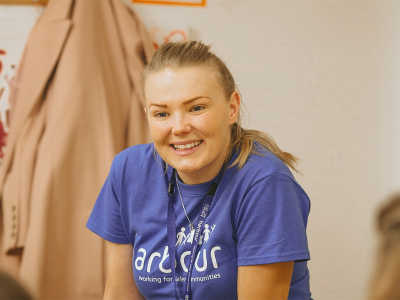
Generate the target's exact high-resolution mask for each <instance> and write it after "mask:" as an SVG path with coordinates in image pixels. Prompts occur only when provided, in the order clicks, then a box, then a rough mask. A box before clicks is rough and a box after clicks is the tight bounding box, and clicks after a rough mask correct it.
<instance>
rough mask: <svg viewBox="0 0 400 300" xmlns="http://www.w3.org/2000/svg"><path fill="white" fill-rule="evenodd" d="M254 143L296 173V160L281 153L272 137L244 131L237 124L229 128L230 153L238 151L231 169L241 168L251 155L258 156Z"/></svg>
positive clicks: (250, 130)
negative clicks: (234, 167) (234, 150)
mask: <svg viewBox="0 0 400 300" xmlns="http://www.w3.org/2000/svg"><path fill="white" fill-rule="evenodd" d="M255 142H257V143H259V144H260V145H262V146H263V147H264V148H266V149H267V150H269V151H270V152H272V153H273V154H275V155H276V156H277V157H278V158H279V159H280V160H281V161H283V162H284V163H285V164H286V165H288V166H289V167H290V168H292V169H293V170H294V171H297V169H296V167H295V165H296V162H297V158H296V157H295V156H294V155H292V154H290V153H288V152H285V151H282V150H281V149H280V148H279V146H278V144H277V143H276V142H275V141H274V140H273V139H272V137H270V136H269V135H268V134H266V133H265V132H262V131H258V130H254V129H244V128H242V127H241V126H240V125H239V124H237V123H235V124H233V125H232V128H231V151H233V149H238V150H239V155H238V157H237V158H236V159H235V161H234V162H233V163H232V165H231V166H232V167H233V166H235V165H237V166H238V167H239V168H241V167H243V165H244V164H245V163H246V161H247V159H248V157H249V155H250V154H251V153H255V154H258V153H257V150H256V149H255V145H254V143H255Z"/></svg>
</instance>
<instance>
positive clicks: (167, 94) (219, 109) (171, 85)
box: [145, 66, 240, 184]
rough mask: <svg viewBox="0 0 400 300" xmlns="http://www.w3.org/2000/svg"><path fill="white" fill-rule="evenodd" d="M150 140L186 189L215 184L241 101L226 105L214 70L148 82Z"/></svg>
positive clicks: (169, 73)
mask: <svg viewBox="0 0 400 300" xmlns="http://www.w3.org/2000/svg"><path fill="white" fill-rule="evenodd" d="M145 95H146V107H147V115H148V120H149V125H150V134H151V137H152V139H153V142H154V145H155V147H156V150H157V152H158V153H159V154H160V156H161V157H162V158H163V159H164V161H165V162H166V163H168V164H169V165H171V166H172V167H174V168H175V169H176V170H177V172H178V174H179V176H180V177H181V179H182V180H183V181H184V182H185V183H188V184H196V183H202V182H206V181H209V180H211V179H212V178H214V177H215V176H216V175H217V174H218V172H219V170H220V168H221V167H222V165H223V163H224V160H225V157H226V155H227V151H228V149H229V143H230V126H231V125H232V124H233V123H235V122H236V121H237V118H238V113H239V108H240V97H239V94H238V93H237V92H234V93H233V94H232V95H231V97H230V99H227V98H226V96H225V94H224V90H223V89H222V87H221V86H220V84H219V80H218V74H217V73H216V71H214V70H213V69H212V68H211V67H208V66H204V67H203V66H200V67H199V66H195V67H185V68H166V69H163V70H161V71H159V72H155V73H150V74H149V75H148V76H147V79H146V82H145Z"/></svg>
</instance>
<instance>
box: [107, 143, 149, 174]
mask: <svg viewBox="0 0 400 300" xmlns="http://www.w3.org/2000/svg"><path fill="white" fill-rule="evenodd" d="M155 162H156V154H155V150H154V145H153V143H149V144H138V145H134V146H131V147H128V148H126V149H124V150H122V151H121V152H120V153H118V154H117V155H116V156H115V158H114V161H113V168H117V169H120V168H126V167H129V169H131V170H132V169H142V168H147V167H149V166H150V165H151V164H154V163H155Z"/></svg>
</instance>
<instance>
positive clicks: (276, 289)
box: [87, 41, 311, 300]
mask: <svg viewBox="0 0 400 300" xmlns="http://www.w3.org/2000/svg"><path fill="white" fill-rule="evenodd" d="M144 89H145V96H146V111H147V115H148V122H149V126H150V133H151V137H152V140H153V143H152V144H148V145H139V146H134V147H131V148H129V149H127V150H125V151H123V152H122V153H120V154H119V155H117V156H116V158H115V160H114V162H113V164H112V167H111V171H110V174H109V176H108V178H107V180H106V182H105V184H104V186H103V188H102V191H101V193H100V195H99V198H98V199H97V202H96V204H95V207H94V209H93V212H92V215H91V217H90V219H89V221H88V224H87V225H88V227H89V229H91V230H92V231H93V232H95V233H97V234H98V235H100V236H101V237H102V238H104V239H105V240H107V258H108V263H107V267H108V271H107V282H106V289H105V296H104V299H151V300H153V299H154V300H156V299H157V300H158V299H160V300H161V299H162V300H167V299H195V300H202V299H207V300H213V299H215V300H217V299H218V300H220V299H240V300H243V299H246V300H248V299H252V300H257V299H274V300H281V299H290V300H300V299H302V300H303V299H304V300H309V299H311V295H310V290H309V273H308V268H307V262H306V261H307V260H308V259H309V251H308V247H307V238H306V224H307V218H308V213H309V206H310V204H309V199H308V197H307V195H306V194H305V193H304V191H303V190H302V189H301V187H300V186H299V185H298V184H297V183H296V181H295V180H294V177H293V175H292V174H291V172H290V171H289V168H288V167H287V165H288V166H289V167H292V168H294V164H295V158H294V157H293V156H292V155H291V154H289V153H286V152H282V151H281V150H280V149H279V147H278V146H277V145H276V144H275V143H274V142H273V141H272V140H271V139H270V138H269V137H267V136H266V135H265V134H262V133H260V132H258V131H254V130H244V129H243V128H241V126H240V122H239V112H240V102H241V99H240V95H239V93H238V92H237V91H236V89H235V83H234V80H233V78H232V75H231V73H230V72H229V70H228V69H227V67H226V66H225V64H224V63H223V62H222V61H221V60H220V59H219V58H218V57H216V56H215V55H214V54H212V53H211V52H210V51H209V47H208V46H206V45H204V44H202V43H200V42H194V41H193V42H185V43H168V44H165V45H163V46H162V47H161V48H160V49H159V50H158V51H157V52H156V53H155V55H154V56H153V58H152V61H151V63H150V64H149V65H148V66H147V70H146V72H145V88H144ZM171 257H175V260H172V261H175V262H174V263H173V264H172V265H175V268H171ZM132 273H133V274H132ZM132 278H134V280H132ZM174 278H175V280H174Z"/></svg>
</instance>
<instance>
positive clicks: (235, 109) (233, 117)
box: [229, 90, 241, 125]
mask: <svg viewBox="0 0 400 300" xmlns="http://www.w3.org/2000/svg"><path fill="white" fill-rule="evenodd" d="M240 102H241V97H240V94H239V92H238V91H236V90H235V91H234V92H233V93H232V95H231V97H230V99H229V124H230V125H232V124H234V123H236V122H238V121H239V113H240Z"/></svg>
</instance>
